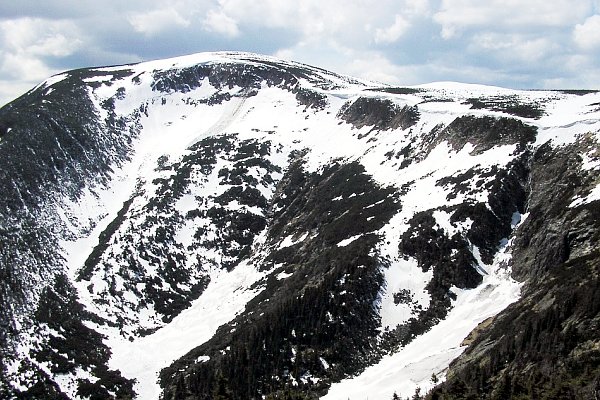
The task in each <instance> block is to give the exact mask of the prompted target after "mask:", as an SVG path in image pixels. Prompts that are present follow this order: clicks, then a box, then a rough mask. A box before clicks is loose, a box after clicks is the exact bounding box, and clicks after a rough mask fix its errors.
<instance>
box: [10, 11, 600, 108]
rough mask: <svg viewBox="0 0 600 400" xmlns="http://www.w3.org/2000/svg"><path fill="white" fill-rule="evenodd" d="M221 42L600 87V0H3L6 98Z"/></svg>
mask: <svg viewBox="0 0 600 400" xmlns="http://www.w3.org/2000/svg"><path fill="white" fill-rule="evenodd" d="M219 50H227V51H250V52H255V53H260V54H267V55H272V56H277V57H281V58H284V59H290V60H294V61H299V62H303V63H307V64H311V65H315V66H319V67H322V68H325V69H329V70H332V71H335V72H338V73H342V74H347V75H352V76H356V77H360V78H366V79H370V80H375V81H378V82H382V83H387V84H391V85H415V84H422V83H429V82H435V81H457V82H466V83H479V84H487V85H495V86H502V87H508V88H517V89H600V0H486V1H481V0H302V1H298V2H293V1H286V0H178V1H168V0H161V1H158V0H127V1H123V0H94V1H89V0H44V1H39V0H19V1H16V0H0V105H2V104H5V103H7V102H8V101H10V100H12V99H14V98H16V97H18V96H19V95H21V94H23V93H25V92H26V91H27V90H29V89H31V88H32V87H33V86H35V85H36V84H38V83H40V82H41V81H43V80H44V79H46V78H48V77H49V76H51V75H53V74H56V73H59V72H62V71H65V70H69V69H74V68H80V67H91V66H104V65H115V64H124V63H132V62H140V61H147V60H154V59H160V58H168V57H174V56H179V55H186V54H192V53H198V52H204V51H219Z"/></svg>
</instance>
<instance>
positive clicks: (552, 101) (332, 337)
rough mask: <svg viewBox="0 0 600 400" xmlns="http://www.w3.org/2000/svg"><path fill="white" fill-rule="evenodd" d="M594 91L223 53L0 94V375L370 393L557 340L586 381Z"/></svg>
mask: <svg viewBox="0 0 600 400" xmlns="http://www.w3.org/2000/svg"><path fill="white" fill-rule="evenodd" d="M599 98H600V95H599V94H597V93H594V92H590V93H577V94H572V93H561V92H522V91H510V90H505V89H499V88H489V87H481V86H473V85H456V84H447V83H445V84H437V85H435V84H432V85H427V86H423V87H415V88H393V87H380V86H377V85H375V84H372V83H369V82H362V81H358V80H355V79H352V78H348V77H343V76H340V75H336V74H333V73H330V72H327V71H324V70H321V69H318V68H314V67H309V66H306V65H302V64H297V63H292V62H284V61H281V60H277V59H273V58H268V57H263V56H257V55H253V54H246V53H206V54H198V55H194V56H188V57H183V58H179V59H172V60H163V61H156V62H150V63H143V64H137V65H129V66H118V67H107V68H93V69H84V70H76V71H70V72H66V73H64V74H61V75H59V76H56V77H53V78H51V79H50V80H48V81H46V82H44V83H42V84H41V85H39V86H38V87H36V88H34V89H33V90H32V91H31V92H29V93H27V94H25V95H24V96H22V97H21V98H19V99H17V100H15V101H14V102H13V103H10V104H9V105H7V106H6V107H4V108H3V109H2V110H0V163H2V164H1V167H2V168H0V171H2V172H1V176H0V178H1V184H2V189H3V193H6V195H5V196H4V197H3V198H2V202H3V207H2V212H1V216H0V218H2V219H1V220H0V222H1V224H0V229H1V232H0V244H1V246H0V248H1V250H0V251H1V252H2V270H1V273H2V280H1V290H0V302H1V304H2V307H1V309H2V314H1V315H0V317H1V321H2V325H1V326H0V339H1V340H2V359H3V360H4V361H3V363H2V364H3V368H2V370H1V371H2V374H1V376H0V382H1V385H2V386H1V387H0V393H1V394H2V396H3V397H6V398H27V397H31V396H37V397H41V398H88V397H89V398H106V397H116V398H128V397H135V396H137V397H138V398H141V399H151V398H158V396H159V395H160V394H161V392H162V396H163V398H165V399H170V398H173V399H175V398H205V399H209V398H218V397H219V396H222V397H223V396H224V397H225V398H237V399H248V398H259V397H261V398H262V397H263V396H266V397H269V398H286V397H285V396H288V397H289V396H296V398H318V397H321V396H325V395H326V394H327V392H328V391H329V393H328V394H327V395H326V398H346V397H352V398H364V397H367V396H369V394H371V395H377V396H380V397H383V398H385V397H389V398H391V396H392V394H393V393H394V392H396V393H397V394H401V395H403V396H409V395H411V394H412V393H413V392H414V391H415V389H416V388H417V387H418V386H420V387H421V388H423V389H425V388H426V387H429V386H432V382H430V378H431V375H432V374H435V375H436V377H439V379H443V378H444V376H445V374H446V368H447V367H448V365H449V364H450V362H451V361H452V360H454V359H455V358H456V357H459V356H460V355H461V354H463V355H462V356H460V357H459V358H458V359H457V361H455V362H454V363H453V364H452V366H451V368H450V370H449V372H448V382H447V383H445V384H444V385H442V386H441V387H439V388H437V389H436V391H434V392H433V396H446V397H447V396H455V397H456V396H458V398H460V396H463V395H464V394H465V393H477V394H484V395H489V396H492V397H493V396H498V394H497V393H505V392H504V391H505V390H507V389H506V387H511V386H510V385H509V384H505V383H502V382H511V379H513V381H514V382H517V380H515V379H516V378H514V377H515V376H516V374H515V372H514V371H518V370H520V368H522V366H523V365H527V366H529V368H532V371H536V372H535V374H533V372H532V374H531V375H530V378H527V379H529V380H530V381H534V380H535V379H538V377H540V376H541V377H544V379H550V381H548V382H550V383H548V384H547V385H546V386H547V387H548V388H550V389H548V390H554V386H552V385H553V384H552V379H554V378H552V376H551V375H548V374H547V373H546V372H544V371H546V370H545V369H544V368H538V367H539V366H540V365H549V364H548V363H551V364H552V365H554V364H556V363H559V362H562V361H563V360H565V365H564V367H561V368H563V369H562V370H561V371H563V372H564V374H566V375H565V376H567V375H568V376H569V377H570V379H571V381H569V382H570V383H568V384H567V385H574V384H575V383H574V382H576V381H577V382H579V381H583V382H584V383H585V384H584V385H583V386H584V387H583V389H581V390H579V389H572V390H571V392H565V393H569V394H573V395H574V396H580V397H581V398H585V396H587V395H588V394H589V393H590V391H589V390H591V389H590V388H592V387H593V385H592V384H591V383H589V381H590V379H592V378H590V377H592V376H593V375H594V374H596V373H597V372H594V371H595V370H594V369H593V368H592V369H590V368H591V366H592V365H594V362H595V361H594V360H596V359H597V358H595V357H597V350H596V349H597V341H598V337H597V335H596V334H594V333H593V332H594V330H593V329H592V330H585V328H586V327H591V326H594V325H593V324H594V323H595V322H594V321H596V320H597V312H598V310H597V309H596V308H594V307H595V306H594V304H596V303H597V302H593V301H588V300H587V299H588V294H590V293H591V294H592V297H591V298H592V299H593V298H594V297H593V296H594V293H596V291H594V289H593V288H594V287H596V286H597V271H595V269H594V268H596V267H595V266H596V265H598V262H597V257H598V254H597V252H596V250H595V249H596V248H597V246H596V244H597V239H598V238H597V232H598V230H597V226H596V223H597V222H596V221H597V220H598V219H597V218H595V215H596V214H595V212H596V211H595V210H596V208H597V204H598V201H597V200H598V199H600V196H599V195H598V190H597V182H598V179H599V178H598V171H599V169H600V164H599V163H598V152H597V151H598V150H597V149H598V142H597V140H598V130H599V128H600V120H599V115H600V110H599V109H598V103H599V102H600V100H599ZM573 268H575V269H577V271H578V273H577V274H569V275H568V276H569V283H568V284H566V283H565V282H564V280H565V279H564V277H562V275H561V274H564V273H565V271H570V269H573ZM585 268H587V269H589V271H590V272H589V273H579V271H580V270H583V269H585ZM594 271H595V272H594ZM565 292H567V293H568V294H569V295H567V293H565ZM544 293H546V294H548V293H552V294H553V296H555V297H554V298H555V299H560V300H562V299H565V301H567V302H568V304H570V305H569V306H568V307H567V308H565V307H563V306H560V304H561V303H560V301H558V300H554V302H550V301H549V300H548V299H547V298H546V297H543V296H542V294H544ZM554 293H556V294H554ZM584 293H585V295H584ZM540 296H542V297H540ZM573 296H575V297H573ZM568 299H571V300H568ZM511 303H512V305H510V306H509V304H511ZM534 304H539V306H534ZM507 306H508V308H506V307H507ZM536 307H537V308H539V309H540V310H542V311H543V313H542V315H540V314H539V313H537V311H535V310H536V309H537V308H536ZM505 308H506V310H505V311H502V310H503V309H505ZM532 310H533V311H532ZM532 313H534V314H535V315H533V314H532ZM490 318H491V319H490ZM538 320H540V321H545V322H544V323H541V322H536V321H538ZM548 321H553V322H552V323H548ZM480 323H483V324H482V325H480V326H479V327H477V326H478V324H480ZM523 325H524V326H526V327H529V328H523V329H525V331H524V332H530V333H527V334H526V335H525V334H524V335H525V339H522V340H521V339H519V337H520V336H519V335H517V336H516V339H509V337H510V336H507V334H506V332H520V331H521V328H522V326H523ZM530 325H531V326H530ZM476 327H477V329H476V330H475V331H473V333H471V334H470V335H469V332H471V331H472V330H473V329H474V328H476ZM575 331H576V332H578V333H577V335H575V336H574V337H576V338H577V339H576V340H575V339H571V337H572V336H573V335H572V334H571V333H572V332H575ZM531 332H535V334H531ZM557 332H558V333H557ZM560 332H562V333H560ZM584 332H587V333H584ZM468 335H469V338H467V339H466V340H465V342H463V339H465V337H467V336H468ZM540 337H543V338H544V339H543V340H541V339H539V338H540ZM532 338H533V339H532ZM548 338H552V339H548ZM515 340H516V341H519V343H524V344H523V345H522V346H521V347H518V346H516V345H515V343H516V342H514V341H515ZM546 342H551V343H554V345H556V346H562V347H561V348H563V349H564V351H565V352H566V353H564V354H563V353H560V354H561V356H560V357H558V358H548V357H549V356H548V354H547V353H548V352H549V350H548V349H550V348H552V347H548V349H538V350H536V351H537V353H536V354H537V355H536V356H535V357H534V358H533V360H529V359H527V358H525V359H524V358H523V357H524V354H530V352H531V350H530V349H531V348H532V347H531V346H534V347H535V346H536V345H537V344H538V343H546ZM461 343H462V344H461ZM526 343H531V344H528V345H526ZM467 345H469V347H468V348H467V347H465V346H467ZM528 346H529V347H528ZM425 348H427V349H428V350H425ZM507 348H508V349H511V350H510V353H506V349H507ZM465 349H466V351H465ZM463 351H464V353H463ZM507 354H509V356H508V358H506V357H507ZM528 357H529V356H528ZM555 357H557V356H555ZM490 360H491V361H490ZM503 360H509V361H510V362H511V363H512V364H510V366H509V367H506V366H504V364H501V362H503ZM540 360H541V361H540ZM544 363H545V364H544ZM473 365H478V366H479V367H477V368H479V369H474V368H473ZM573 365H576V368H575V367H573ZM474 370H476V371H482V372H477V373H475V372H469V371H474ZM381 371H385V372H386V374H388V375H386V376H385V377H383V378H382V379H379V380H377V379H375V378H373V377H381V376H382V372H381ZM540 371H541V372H540ZM581 371H583V372H581ZM536 374H537V375H536ZM539 374H541V375H539ZM159 375H160V380H159V379H158V378H159ZM540 379H541V378H540ZM334 382H339V383H334ZM499 382H500V383H499ZM332 383H333V385H332ZM461 385H462V386H461ZM507 385H508V386H507ZM512 385H513V386H512V387H519V388H520V387H521V386H523V387H527V385H526V384H525V383H518V385H517V383H514V384H512ZM515 385H517V386H515ZM519 385H520V386H519ZM586 385H587V386H586ZM590 385H592V386H590ZM461 390H462V392H461ZM511 390H513V392H511V393H513V394H514V395H518V394H522V393H525V392H523V391H522V390H521V389H518V388H517V389H514V388H513V389H511ZM544 390H545V389H544ZM565 390H567V389H565ZM374 391H375V392H374ZM544 393H546V392H544ZM548 393H550V392H548Z"/></svg>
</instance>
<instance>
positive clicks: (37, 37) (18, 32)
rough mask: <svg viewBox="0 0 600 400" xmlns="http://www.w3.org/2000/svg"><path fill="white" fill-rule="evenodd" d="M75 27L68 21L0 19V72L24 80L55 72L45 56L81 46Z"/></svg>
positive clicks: (36, 78) (42, 77)
mask: <svg viewBox="0 0 600 400" xmlns="http://www.w3.org/2000/svg"><path fill="white" fill-rule="evenodd" d="M80 37H81V35H80V33H79V30H78V29H77V27H76V26H75V25H74V24H73V23H71V22H68V21H48V20H43V19H39V18H21V19H16V20H8V21H2V22H0V46H1V47H0V73H1V75H2V76H3V77H7V78H15V79H19V80H21V81H24V82H28V83H37V81H39V80H42V79H45V78H47V77H48V76H50V75H52V74H54V73H56V72H58V71H57V70H55V69H53V68H50V67H48V65H47V63H46V61H45V58H46V57H66V56H69V55H71V54H73V53H74V52H75V51H77V50H78V49H79V48H81V46H82V43H83V42H82V40H81V39H80Z"/></svg>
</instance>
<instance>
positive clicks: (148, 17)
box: [127, 8, 190, 36]
mask: <svg viewBox="0 0 600 400" xmlns="http://www.w3.org/2000/svg"><path fill="white" fill-rule="evenodd" d="M127 20H128V21H129V23H130V24H131V26H132V27H133V29H135V31H136V32H140V33H143V34H145V35H148V36H153V35H156V34H158V33H161V32H163V31H166V30H169V29H172V28H173V27H186V26H188V25H190V21H189V20H187V19H185V18H184V17H182V16H181V14H179V12H178V11H177V10H175V9H174V8H163V9H159V10H152V11H148V12H143V13H136V14H132V15H130V16H129V17H128V18H127Z"/></svg>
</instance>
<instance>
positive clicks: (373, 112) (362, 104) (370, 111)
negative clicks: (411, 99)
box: [339, 97, 419, 130]
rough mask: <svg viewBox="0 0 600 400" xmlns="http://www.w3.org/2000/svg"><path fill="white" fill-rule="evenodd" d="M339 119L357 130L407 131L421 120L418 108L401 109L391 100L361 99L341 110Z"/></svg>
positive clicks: (406, 107)
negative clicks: (366, 128) (363, 128)
mask: <svg viewBox="0 0 600 400" xmlns="http://www.w3.org/2000/svg"><path fill="white" fill-rule="evenodd" d="M339 117H340V118H341V119H343V120H344V121H346V122H347V123H349V124H352V125H354V126H355V127H356V128H362V127H363V126H373V129H377V130H388V129H398V128H401V129H407V128H410V127H411V126H412V125H414V124H415V123H416V122H417V121H418V120H419V112H418V110H417V108H416V107H409V106H404V107H402V108H400V107H398V106H397V105H395V104H394V103H393V102H392V101H390V100H382V99H377V98H370V97H360V98H358V99H357V100H355V101H353V102H352V103H349V104H347V105H346V106H345V107H344V108H343V109H342V110H340V114H339Z"/></svg>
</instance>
